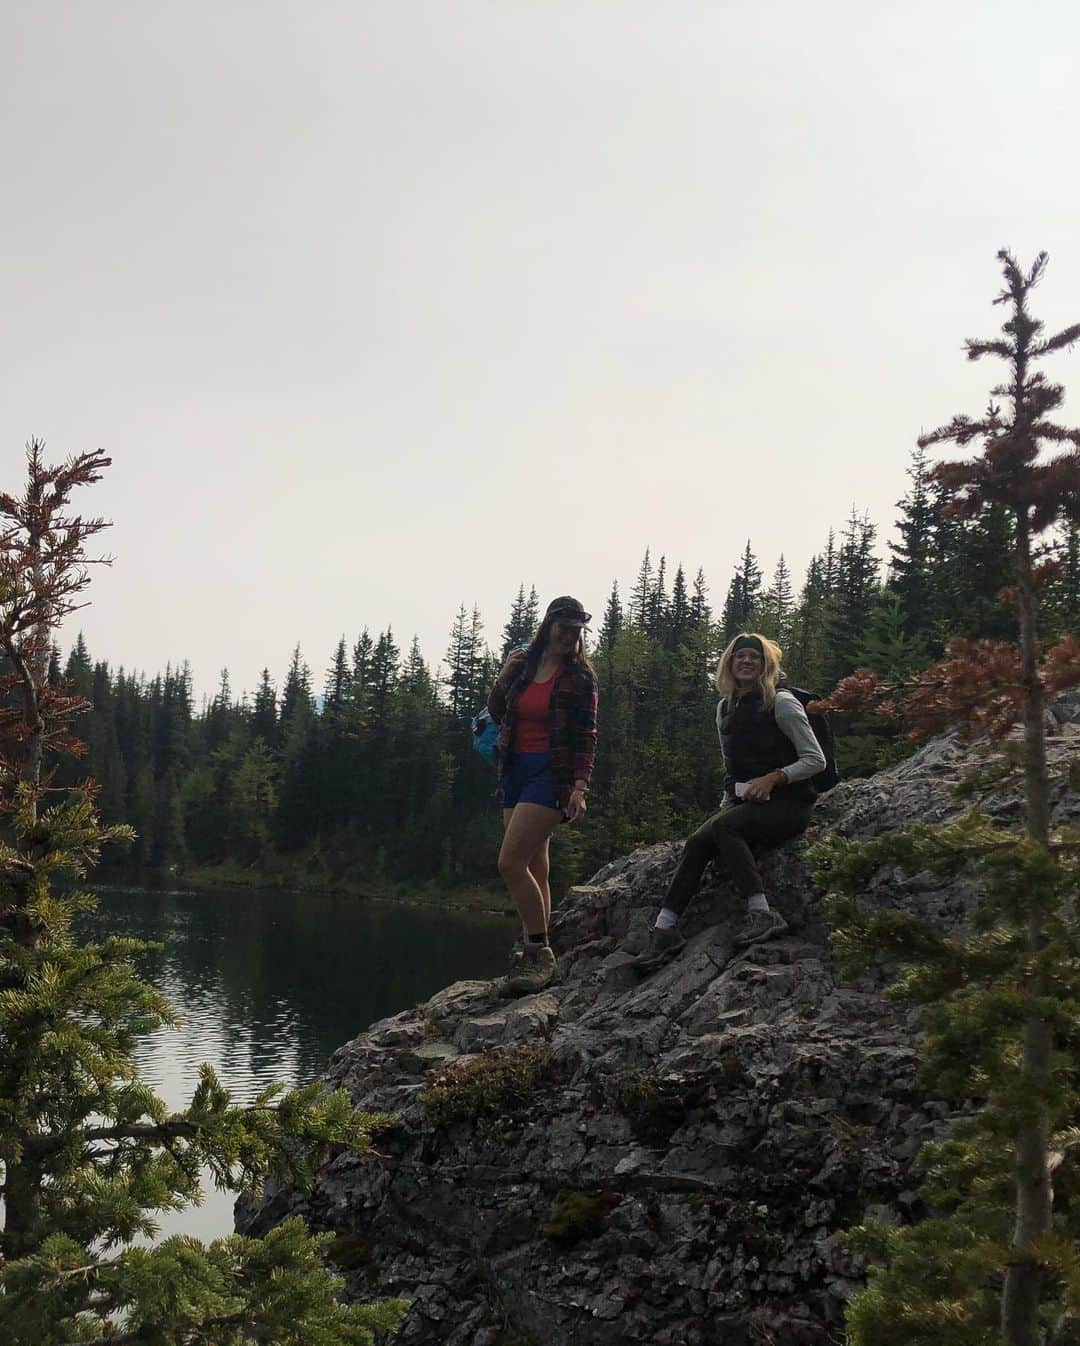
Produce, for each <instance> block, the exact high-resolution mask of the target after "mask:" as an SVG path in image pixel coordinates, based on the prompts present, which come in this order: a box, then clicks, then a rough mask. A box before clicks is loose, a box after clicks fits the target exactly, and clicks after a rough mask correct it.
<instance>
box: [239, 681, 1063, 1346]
mask: <svg viewBox="0 0 1080 1346" xmlns="http://www.w3.org/2000/svg"><path fill="white" fill-rule="evenodd" d="M1073 721H1080V705H1078V704H1077V702H1076V701H1072V702H1070V703H1068V704H1064V703H1063V704H1061V705H1060V706H1059V708H1058V709H1057V710H1056V711H1055V715H1054V717H1053V719H1052V722H1051V725H1050V727H1051V730H1052V740H1051V745H1050V747H1051V756H1052V758H1053V759H1054V760H1055V761H1056V762H1059V763H1060V761H1061V760H1062V759H1063V758H1064V757H1066V756H1067V755H1068V754H1069V753H1070V751H1075V749H1076V748H1078V747H1080V723H1074V722H1073ZM985 756H986V750H985V745H984V746H983V747H981V748H980V747H979V746H978V745H976V747H974V748H969V747H965V746H963V745H961V744H959V743H958V742H957V741H955V740H954V739H952V738H944V739H939V740H935V741H934V742H932V743H930V744H928V745H927V746H925V747H924V748H922V749H921V750H920V751H919V752H918V753H917V754H916V755H915V756H914V757H912V758H909V759H908V760H907V761H905V762H903V763H901V764H900V765H898V766H896V767H894V768H892V769H891V770H889V771H885V772H882V773H881V774H880V775H878V776H875V777H874V778H872V779H870V780H865V781H855V782H850V783H845V784H842V785H840V786H838V787H837V789H836V790H835V791H833V793H832V794H831V795H829V796H828V797H826V798H825V799H824V800H822V801H821V802H820V803H819V805H818V807H817V810H816V816H815V823H814V829H813V831H812V832H811V833H810V835H809V837H808V838H807V840H808V841H811V842H812V841H813V839H814V837H815V836H816V835H820V834H821V833H822V832H823V831H827V830H835V831H840V832H842V833H844V834H845V835H850V836H855V837H866V836H870V835H873V834H874V833H876V832H878V831H880V830H881V829H882V828H883V827H893V826H897V825H901V824H903V823H905V822H907V821H909V820H911V819H916V818H917V819H923V820H941V819H945V818H947V817H949V816H952V815H955V814H956V813H958V812H960V811H961V810H962V809H964V808H966V807H969V806H970V805H971V804H972V803H975V804H978V805H979V806H981V807H983V808H985V809H986V810H987V811H988V812H989V813H991V815H992V816H994V817H995V818H996V819H997V820H998V821H1001V822H1015V821H1016V820H1018V818H1019V817H1020V814H1021V802H1020V796H1019V789H1018V787H1017V786H1008V785H1006V786H1004V787H1003V786H1001V785H997V786H995V787H994V788H993V793H992V795H991V794H984V795H982V796H980V793H979V791H978V790H976V792H975V794H974V796H973V797H972V798H969V799H964V800H960V799H958V798H957V797H956V794H955V792H954V790H953V786H954V785H955V784H956V783H957V781H958V780H959V779H960V777H961V775H962V774H963V773H964V772H966V771H968V770H970V769H972V768H973V767H976V766H978V764H979V762H980V759H985ZM1054 812H1055V822H1072V823H1074V824H1075V823H1076V822H1077V820H1078V815H1080V800H1078V799H1077V796H1076V794H1075V793H1071V792H1070V791H1069V790H1068V788H1067V786H1066V784H1065V782H1064V780H1062V781H1060V782H1059V783H1058V784H1057V785H1056V786H1055V803H1054ZM679 849H680V848H679V845H678V844H662V845H656V846H652V847H649V848H647V849H645V850H641V851H638V852H636V853H635V854H633V855H631V856H628V857H626V858H623V859H620V860H617V861H615V862H614V863H613V864H610V865H608V866H606V867H605V868H604V869H602V870H600V872H599V873H598V874H596V875H595V876H594V878H593V879H592V880H591V881H590V882H589V883H588V884H586V885H583V886H581V887H578V888H575V889H572V890H571V891H570V892H569V893H568V894H567V896H566V898H565V899H564V901H563V902H562V904H561V909H560V911H559V913H558V915H557V917H556V919H555V923H554V929H553V944H554V945H555V948H556V951H557V953H558V955H559V966H560V975H559V978H558V980H557V982H556V983H555V984H554V985H552V986H551V987H550V988H549V989H548V990H546V991H544V992H543V993H542V994H539V995H535V996H531V997H529V998H526V999H518V1000H507V999H505V998H503V996H502V995H501V993H500V986H499V984H498V983H495V982H460V983H458V984H457V985H455V986H450V987H448V988H447V989H446V990H444V991H442V992H440V993H439V994H438V995H436V996H434V997H433V998H432V999H431V1000H429V1001H428V1002H427V1003H426V1004H424V1005H420V1006H418V1007H417V1008H416V1009H413V1010H408V1011H406V1012H404V1013H402V1014H398V1015H395V1016H394V1017H393V1018H390V1019H386V1020H383V1021H382V1022H380V1023H376V1024H373V1025H372V1026H371V1027H370V1028H368V1029H367V1030H366V1031H365V1032H363V1033H361V1034H360V1035H359V1036H358V1037H357V1038H355V1039H354V1040H353V1041H352V1042H349V1043H347V1044H346V1045H345V1046H343V1047H342V1048H340V1049H339V1051H338V1052H336V1053H335V1055H334V1057H333V1059H332V1060H331V1063H330V1067H329V1070H328V1073H327V1079H328V1080H329V1081H330V1082H331V1083H333V1084H335V1085H343V1086H344V1087H346V1088H347V1089H349V1091H350V1092H351V1094H352V1095H353V1097H354V1099H355V1100H356V1102H357V1104H358V1105H359V1106H361V1107H363V1108H367V1109H373V1110H378V1111H385V1112H387V1113H389V1114H391V1115H392V1117H393V1119H394V1121H393V1125H392V1127H391V1128H390V1129H389V1130H387V1131H385V1132H384V1133H382V1134H381V1136H380V1137H379V1141H378V1145H377V1148H378V1150H379V1157H373V1156H371V1157H357V1156H354V1155H349V1154H343V1155H339V1156H338V1157H336V1158H334V1159H332V1160H331V1161H330V1162H328V1163H327V1164H326V1165H325V1166H324V1167H323V1169H322V1171H321V1172H320V1174H319V1178H318V1183H317V1186H316V1189H315V1191H314V1193H313V1195H312V1196H311V1197H310V1199H308V1200H306V1201H301V1200H300V1199H299V1198H298V1197H297V1196H296V1195H295V1194H291V1193H278V1194H276V1195H275V1196H273V1197H272V1198H270V1199H268V1200H267V1201H266V1202H264V1204H263V1206H262V1207H261V1209H260V1210H259V1211H257V1212H254V1213H249V1214H248V1215H247V1217H246V1218H245V1219H244V1221H243V1224H244V1226H245V1227H246V1228H248V1229H251V1230H255V1231H258V1230H260V1229H263V1228H265V1227H266V1226H267V1225H268V1224H270V1223H272V1222H274V1221H275V1220H278V1219H280V1218H282V1217H283V1216H284V1215H285V1214H287V1213H289V1212H291V1211H294V1210H297V1209H299V1210H302V1211H303V1212H304V1213H305V1214H306V1215H307V1217H308V1218H309V1220H310V1221H311V1223H312V1225H313V1226H315V1227H317V1228H331V1229H334V1230H337V1231H339V1237H338V1239H337V1242H336V1243H335V1244H334V1245H333V1248H332V1254H333V1258H334V1260H335V1262H336V1263H337V1265H338V1266H339V1267H340V1268H341V1270H342V1271H343V1272H344V1273H345V1274H346V1276H347V1279H348V1284H349V1288H350V1292H351V1293H354V1294H355V1295H356V1296H357V1297H358V1298H360V1297H362V1298H373V1297H380V1296H383V1295H400V1296H403V1297H405V1298H408V1299H410V1300H411V1301H412V1309H411V1311H410V1313H409V1316H408V1318H407V1319H406V1321H405V1324H404V1326H403V1327H402V1329H401V1332H400V1335H399V1338H398V1339H399V1340H400V1341H401V1342H402V1343H410V1344H412V1343H416V1344H419V1343H441V1344H443V1346H526V1344H527V1343H535V1344H536V1346H548V1344H549V1343H550V1344H551V1346H563V1344H564V1343H565V1344H566V1346H584V1344H585V1343H590V1344H591V1343H596V1344H597V1346H600V1344H603V1346H615V1343H628V1342H646V1341H647V1342H653V1343H657V1344H658V1346H666V1344H668V1343H670V1344H671V1346H675V1344H676V1343H678V1344H679V1346H705V1344H706V1343H708V1344H709V1346H739V1344H740V1343H747V1344H749V1343H756V1342H776V1343H783V1346H801V1344H802V1343H807V1344H809V1343H825V1342H835V1341H839V1340H842V1336H841V1335H840V1333H841V1324H842V1316H843V1305H844V1301H845V1299H846V1298H847V1297H848V1295H849V1294H850V1293H851V1292H852V1290H853V1289H855V1288H856V1287H857V1286H858V1285H860V1284H861V1281H862V1277H863V1272H864V1268H863V1266H862V1265H861V1263H860V1262H859V1261H858V1260H857V1259H855V1258H854V1257H852V1255H850V1254H849V1253H848V1252H847V1251H846V1250H845V1249H844V1248H843V1246H842V1245H841V1243H840V1241H839V1240H838V1238H837V1234H838V1231H840V1230H842V1229H843V1228H845V1227H846V1226H849V1225H851V1224H854V1223H859V1222H860V1221H861V1220H862V1219H863V1218H864V1217H866V1216H874V1217H877V1218H878V1219H885V1220H892V1221H904V1220H908V1219H910V1218H912V1217H914V1216H917V1215H918V1213H919V1201H918V1197H917V1196H916V1193H915V1189H916V1187H917V1185H918V1182H919V1174H918V1170H917V1166H916V1162H915V1159H916V1155H917V1153H918V1150H919V1148H920V1146H921V1145H922V1144H923V1142H924V1141H925V1140H927V1139H928V1138H930V1137H931V1136H934V1135H936V1134H939V1133H940V1132H941V1130H942V1129H943V1128H945V1127H947V1126H948V1124H949V1118H950V1116H951V1110H950V1106H949V1105H948V1104H946V1103H945V1102H942V1101H940V1100H935V1099H928V1098H926V1097H924V1096H923V1094H922V1093H921V1092H920V1090H919V1088H918V1086H917V1083H916V1054H915V1050H914V1045H913V1044H914V1041H915V1037H916V1035H917V1031H918V1024H917V1022H916V1021H915V1019H914V1018H913V1016H912V1015H911V1014H910V1012H908V1011H905V1010H903V1009H898V1008H897V1007H895V1006H893V1005H890V1004H889V1002H887V1001H886V1000H884V999H883V998H882V995H881V989H882V984H883V978H882V977H868V978H866V979H864V980H863V981H862V982H860V983H858V984H856V985H845V984H842V983H841V982H840V981H839V980H838V977H837V975H836V973H835V970H834V968H833V965H832V961H831V959H830V956H829V952H828V944H827V926H826V922H825V919H824V917H823V913H822V910H821V905H820V900H819V897H818V896H817V895H816V894H815V893H814V891H813V889H812V888H811V885H810V883H809V879H808V876H807V873H806V869H805V867H804V864H803V858H802V854H803V845H802V844H797V845H794V846H789V847H785V848H783V849H782V850H779V851H777V852H774V853H773V854H772V855H770V856H769V857H768V858H767V860H766V862H765V867H766V874H767V881H768V891H769V894H770V898H771V900H773V901H774V903H775V905H777V906H778V907H779V908H780V910H782V911H783V912H784V914H785V915H786V916H787V918H788V920H789V922H790V927H791V928H790V932H789V934H788V935H787V937H785V938H783V939H780V940H775V941H773V942H771V943H766V944H761V945H758V946H755V947H751V948H750V949H748V950H746V951H744V952H741V953H736V952H735V951H734V950H733V948H732V935H733V933H734V931H735V928H736V926H737V924H738V921H739V918H740V916H741V912H740V911H739V910H738V904H737V903H736V902H735V901H734V900H733V898H732V895H731V894H730V892H729V891H728V889H727V888H726V886H724V885H722V884H719V883H715V882H714V883H706V885H705V886H704V887H703V888H702V891H701V893H700V896H699V897H698V899H697V901H696V903H695V904H694V906H693V907H692V908H691V912H690V914H689V917H688V919H687V921H686V926H685V928H686V931H687V934H688V935H690V936H691V938H690V942H689V945H688V947H687V948H686V950H685V951H684V952H683V953H682V955H681V956H680V957H679V958H678V959H677V960H676V961H675V962H674V963H672V964H670V965H669V966H668V967H666V968H665V969H663V970H662V971H660V972H659V973H657V974H655V975H654V976H652V977H650V978H647V979H645V980H641V979H639V977H638V976H637V974H636V973H635V972H634V970H633V969H632V968H631V967H629V966H628V963H629V958H630V955H631V952H632V951H633V950H634V949H635V948H636V947H639V946H640V945H641V944H642V943H643V942H644V939H645V935H646V931H647V927H648V923H649V920H650V918H651V916H652V915H653V913H654V912H655V910H656V907H657V905H658V900H659V898H660V897H661V896H662V894H663V892H664V888H665V884H666V882H667V880H668V878H669V877H670V874H671V872H672V869H673V868H674V866H675V864H676V862H677V859H678V855H679ZM971 896H972V892H971V887H970V884H967V883H965V882H964V881H960V882H953V883H943V882H940V881H937V880H935V879H933V878H931V877H930V876H929V875H920V876H915V877H914V878H910V877H905V876H902V875H899V874H898V873H896V872H885V873H882V874H880V875H879V876H878V879H877V880H876V882H875V883H874V885H873V887H872V888H871V889H870V890H869V891H868V892H867V894H866V900H867V901H870V902H875V903H880V904H891V905H895V904H902V905H903V906H905V907H908V908H911V909H915V910H918V911H920V912H922V913H924V914H927V915H930V916H933V917H934V918H935V919H937V920H938V921H940V922H941V924H942V925H944V926H947V927H956V926H957V925H958V924H959V923H961V922H962V921H963V919H964V913H965V910H966V908H967V907H968V905H969V903H970V901H971Z"/></svg>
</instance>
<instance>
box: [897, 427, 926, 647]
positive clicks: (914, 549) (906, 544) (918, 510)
mask: <svg viewBox="0 0 1080 1346" xmlns="http://www.w3.org/2000/svg"><path fill="white" fill-rule="evenodd" d="M908 476H909V477H910V479H911V489H910V490H909V491H908V493H907V495H905V496H904V498H903V499H902V500H900V501H899V502H898V506H897V507H898V508H899V510H900V518H899V519H898V520H897V523H896V531H897V532H898V534H899V535H900V537H899V541H898V542H891V543H890V544H889V549H890V550H891V552H892V562H891V566H890V573H889V580H888V585H889V588H890V589H891V590H892V591H893V592H894V593H895V594H897V595H898V597H899V599H900V607H901V611H902V615H903V626H904V630H905V632H906V633H907V634H908V635H909V636H911V637H912V638H913V639H915V640H919V641H921V642H922V643H924V644H929V643H931V642H932V641H933V639H934V635H935V631H934V625H935V622H934V618H935V613H936V604H935V602H934V601H933V593H934V587H933V574H932V569H931V557H932V552H933V545H934V529H935V525H936V520H937V514H936V510H935V509H934V504H933V500H932V498H931V492H930V486H929V483H928V481H927V477H926V450H925V449H924V448H921V447H919V446H916V448H915V451H914V453H913V454H912V457H911V466H910V467H909V468H908Z"/></svg>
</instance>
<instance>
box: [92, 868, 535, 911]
mask: <svg viewBox="0 0 1080 1346" xmlns="http://www.w3.org/2000/svg"><path fill="white" fill-rule="evenodd" d="M88 886H90V887H93V888H100V889H109V888H131V887H140V888H150V889H155V888H157V889H163V890H164V889H175V890H183V889H189V890H191V891H192V892H211V891H213V892H220V891H222V890H227V889H230V888H232V889H236V890H237V891H238V892H246V891H252V890H257V889H260V888H261V889H269V890H271V891H274V892H282V893H296V894H303V893H312V894H319V895H322V896H327V897H352V898H355V899H356V900H357V901H361V902H365V901H376V902H401V903H403V904H405V905H407V906H421V907H439V908H441V909H443V910H444V911H446V910H449V911H469V912H474V913H476V914H477V915H485V916H512V915H515V914H516V913H515V912H514V908H513V905H512V903H511V902H510V899H509V897H508V896H506V895H504V894H500V893H499V892H498V890H495V889H487V888H482V887H480V886H478V885H475V884H471V885H470V884H462V885H458V886H455V887H450V888H446V887H436V886H435V885H434V884H432V883H429V884H428V885H421V886H419V887H413V886H409V885H407V884H404V883H390V882H381V883H380V882H366V883H364V884H356V883H349V882H347V881H337V882H334V881H332V880H327V879H325V878H321V877H320V878H314V877H313V878H311V879H310V880H307V881H305V878H304V876H303V875H302V874H298V873H296V872H295V871H291V872H290V871H286V872H280V873H277V874H264V873H258V872H255V871H253V870H248V869H240V868H237V867H234V866H232V865H213V866H199V867H195V868H191V869H185V870H183V871H181V872H180V873H176V874H170V873H162V872H160V871H154V872H151V873H147V874H144V875H141V876H129V877H119V876H118V877H116V878H112V879H106V880H104V881H101V882H98V883H91V884H89V885H88Z"/></svg>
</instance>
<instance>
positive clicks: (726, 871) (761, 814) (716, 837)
mask: <svg viewBox="0 0 1080 1346" xmlns="http://www.w3.org/2000/svg"><path fill="white" fill-rule="evenodd" d="M812 808H813V805H812V804H811V803H809V802H808V801H807V800H803V799H785V798H783V797H782V796H781V797H780V798H776V797H775V796H774V797H773V798H772V799H770V800H768V801H767V802H766V803H764V804H754V803H746V804H731V805H729V806H728V807H727V808H723V809H721V810H720V812H719V813H714V814H713V816H712V817H711V818H708V819H707V820H706V821H705V822H703V823H702V824H701V826H700V827H699V828H698V829H697V831H696V832H694V833H693V834H692V835H691V836H689V837H687V839H686V847H685V849H684V850H683V855H682V859H681V860H680V861H679V867H678V869H677V870H676V871H675V876H674V878H673V879H672V880H671V886H670V887H669V888H668V892H667V897H665V898H664V906H665V907H669V908H670V909H671V910H672V911H674V912H677V913H678V914H679V915H680V916H681V915H682V913H683V912H684V911H685V910H686V908H687V907H688V906H689V904H690V899H691V898H692V897H693V896H694V894H695V893H696V892H697V890H698V884H700V882H701V876H702V874H704V873H705V866H706V865H707V864H708V863H709V861H710V860H715V861H716V862H717V869H718V870H719V872H720V873H721V874H723V876H724V877H725V878H730V879H731V882H732V883H733V884H734V886H735V889H736V890H737V892H738V893H739V895H740V896H741V897H750V896H752V895H753V894H754V893H760V892H761V891H762V882H761V874H760V872H759V870H758V867H757V864H756V863H755V861H754V854H753V851H751V849H750V847H751V846H777V845H779V843H780V842H781V841H787V840H788V839H789V838H791V837H797V836H798V835H799V834H800V832H805V831H806V828H807V825H808V824H809V822H810V810H811V809H812Z"/></svg>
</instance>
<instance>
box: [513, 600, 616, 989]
mask: <svg viewBox="0 0 1080 1346" xmlns="http://www.w3.org/2000/svg"><path fill="white" fill-rule="evenodd" d="M590 620H591V614H590V613H588V612H586V611H585V609H584V608H583V607H582V606H581V604H580V603H579V602H578V600H577V599H576V598H570V597H563V598H556V599H555V600H554V602H552V603H551V604H550V605H549V606H548V610H547V612H546V613H545V614H544V620H543V621H542V622H541V623H540V629H539V630H538V631H537V633H536V635H535V636H534V637H533V639H532V642H531V644H530V645H529V647H528V649H527V650H514V651H512V652H511V653H510V655H509V656H508V657H507V660H506V663H505V664H504V665H503V667H502V670H501V672H500V673H499V676H498V678H497V679H496V682H495V686H494V687H493V688H492V691H491V695H490V696H489V697H488V703H487V705H488V711H489V712H490V713H491V716H492V718H493V719H494V720H497V721H499V738H498V744H497V747H496V760H497V763H498V767H499V797H500V799H501V802H502V806H503V827H504V829H505V830H504V833H503V843H502V849H501V850H500V851H499V873H500V874H501V875H502V876H503V878H504V879H505V881H506V886H507V888H509V890H510V896H511V897H512V898H513V899H514V903H515V905H516V906H517V909H518V914H519V915H520V917H521V924H522V928H523V931H524V941H525V942H524V953H523V955H522V957H521V958H520V960H518V959H516V958H515V960H514V965H513V967H512V969H511V973H510V978H509V986H510V989H511V990H513V991H519V992H520V991H538V990H540V988H541V987H543V986H546V985H547V984H548V982H549V981H550V980H551V979H552V977H553V976H554V975H555V955H554V954H553V953H552V951H551V947H550V945H549V943H548V924H549V922H550V920H551V887H550V884H549V877H548V876H549V872H550V861H549V858H548V843H549V842H550V840H551V834H552V832H554V830H555V828H556V827H557V826H558V825H559V823H560V822H562V821H566V822H571V823H572V822H576V821H577V820H578V819H579V818H580V817H582V815H583V814H584V813H585V796H586V794H587V793H588V789H589V778H590V776H591V775H592V768H593V755H594V753H595V751H596V674H595V673H594V672H593V667H592V664H590V663H589V660H588V658H587V656H586V654H585V638H584V635H583V631H584V628H585V627H586V626H587V625H588V623H589V621H590Z"/></svg>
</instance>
